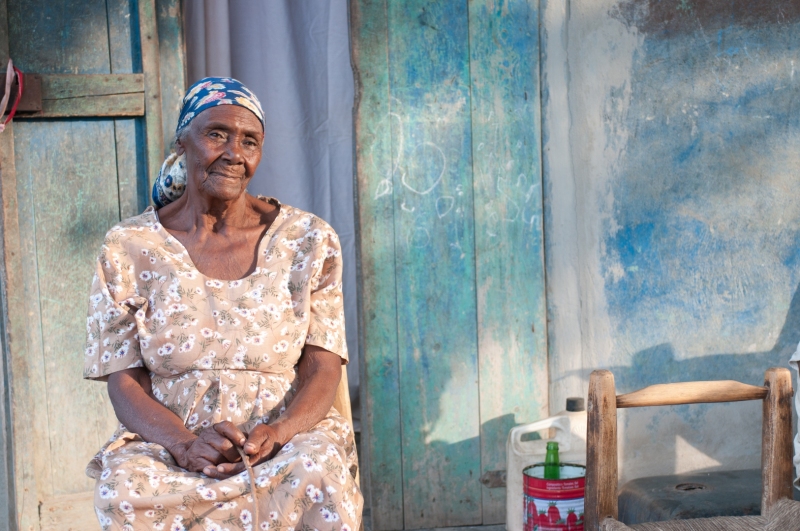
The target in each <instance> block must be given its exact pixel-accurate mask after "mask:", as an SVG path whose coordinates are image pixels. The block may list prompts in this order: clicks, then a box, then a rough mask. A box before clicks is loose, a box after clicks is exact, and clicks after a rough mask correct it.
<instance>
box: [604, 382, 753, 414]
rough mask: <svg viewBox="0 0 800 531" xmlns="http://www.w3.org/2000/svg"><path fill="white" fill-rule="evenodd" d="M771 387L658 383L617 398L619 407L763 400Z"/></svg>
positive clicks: (732, 383)
mask: <svg viewBox="0 0 800 531" xmlns="http://www.w3.org/2000/svg"><path fill="white" fill-rule="evenodd" d="M766 396H767V388H766V387H759V386H757V385H748V384H743V383H740V382H735V381H733V380H719V381H714V382H680V383H671V384H658V385H651V386H648V387H645V388H644V389H639V390H638V391H634V392H632V393H626V394H624V395H619V396H618V397H617V407H618V408H626V407H647V406H677V405H681V404H711V403H715V402H742V401H745V400H763V399H764V397H766Z"/></svg>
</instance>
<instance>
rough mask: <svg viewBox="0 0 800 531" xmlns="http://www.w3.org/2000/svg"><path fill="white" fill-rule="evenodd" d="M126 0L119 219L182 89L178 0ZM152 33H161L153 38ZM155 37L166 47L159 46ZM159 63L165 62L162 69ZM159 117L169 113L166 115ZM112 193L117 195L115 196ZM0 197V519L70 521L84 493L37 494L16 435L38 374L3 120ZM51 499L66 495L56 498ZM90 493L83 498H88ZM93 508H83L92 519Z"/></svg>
mask: <svg viewBox="0 0 800 531" xmlns="http://www.w3.org/2000/svg"><path fill="white" fill-rule="evenodd" d="M131 1H132V2H136V3H135V4H131V6H132V8H133V6H134V5H135V6H137V8H138V19H139V20H138V22H139V41H140V45H141V66H142V73H143V74H144V86H143V93H144V94H143V95H144V111H143V112H142V114H141V115H142V117H143V118H144V130H145V146H144V147H145V149H144V150H143V151H144V153H143V155H144V159H145V168H146V170H145V171H146V172H147V179H146V182H143V183H138V184H135V185H134V186H133V188H130V187H128V188H125V190H124V192H123V183H122V182H120V183H119V184H120V193H121V194H123V193H125V194H128V195H130V194H133V195H134V196H138V200H137V199H135V198H133V199H132V201H128V203H129V206H127V208H125V209H124V212H122V207H121V215H122V216H123V217H126V216H128V215H133V214H136V213H138V212H139V210H141V208H142V207H143V206H144V205H145V204H147V203H149V190H150V189H151V188H152V184H153V182H154V180H155V178H156V176H157V175H158V170H159V169H160V166H161V162H162V160H163V157H164V155H165V153H166V152H167V151H168V149H169V146H165V144H164V137H165V136H167V135H169V134H170V133H171V131H173V130H174V128H175V124H176V123H177V118H178V109H179V107H180V100H181V98H182V96H183V92H184V90H185V87H186V64H185V52H184V38H183V21H182V16H181V15H182V10H181V1H182V0H131ZM107 9H108V8H107ZM8 24H9V20H8V0H0V69H3V67H4V65H5V64H6V63H7V61H8V57H9V25H8ZM160 32H161V34H162V35H163V37H162V39H161V40H160V39H159V33H160ZM162 40H166V41H167V42H169V43H170V45H171V46H167V47H165V48H162V47H161V46H160V43H161V42H162ZM173 48H174V49H173ZM173 52H175V53H173ZM162 63H165V65H166V68H165V69H163V70H162V68H161V65H162ZM90 105H91V104H90ZM84 112H86V109H84ZM165 115H166V116H168V117H169V119H167V120H166V121H165V120H164V116H165ZM75 116H86V114H77V115H75ZM94 116H105V117H109V118H111V117H114V116H117V114H115V113H114V112H113V111H111V112H106V113H105V114H103V113H102V112H98V113H96V114H94ZM44 117H46V116H44ZM117 141H119V140H117ZM135 180H138V178H137V179H135ZM127 184H131V183H126V186H127ZM120 199H121V200H122V199H123V197H122V195H121V196H120ZM0 200H1V201H2V208H1V210H0V231H2V237H1V238H0V264H1V265H0V310H2V319H0V334H1V337H0V352H1V353H2V360H1V361H0V452H2V459H0V521H7V522H8V523H9V528H10V529H12V530H13V529H28V528H29V527H31V528H33V529H38V528H39V527H40V525H42V524H43V523H44V519H42V520H40V514H41V515H42V516H45V515H46V516H47V518H48V521H49V522H51V523H52V522H56V521H58V518H59V514H64V516H63V522H64V523H65V524H73V523H77V522H75V521H74V520H71V519H72V518H73V517H74V516H76V515H78V514H80V516H81V517H82V516H83V512H85V511H84V509H85V507H83V506H77V505H76V499H77V498H76V497H81V496H82V497H83V498H85V497H86V496H85V495H84V494H79V495H68V496H63V497H56V498H53V499H49V500H45V499H43V498H42V495H41V494H40V492H39V490H38V488H37V484H36V483H37V480H38V479H39V478H37V477H36V473H35V470H36V466H35V461H36V460H37V459H43V457H42V456H36V455H34V452H31V451H30V449H29V448H30V441H28V440H24V437H23V435H21V434H23V433H24V432H25V430H24V429H21V428H22V427H23V426H25V425H26V424H29V423H31V422H34V421H35V420H34V419H32V418H31V415H29V414H28V412H27V409H26V408H29V407H30V406H29V404H30V400H31V399H33V398H34V397H31V396H28V394H29V390H28V388H29V383H30V381H31V379H32V378H38V377H41V375H37V374H35V372H36V368H35V367H32V366H31V364H30V360H31V356H32V355H33V354H34V353H33V352H30V351H29V350H30V346H29V345H28V343H27V340H26V336H27V333H26V329H27V327H28V322H29V317H28V316H27V315H26V314H25V308H26V303H25V293H24V282H23V254H24V252H25V248H24V246H23V245H22V242H21V233H20V221H19V203H18V196H17V174H16V168H15V153H14V125H13V123H9V124H8V125H7V126H6V129H5V131H4V132H3V133H0ZM87 274H88V272H87ZM76 377H78V376H76ZM15 405H16V407H15ZM40 428H41V427H40ZM28 433H30V432H28ZM59 498H68V499H65V500H64V501H63V502H62V501H60V500H59ZM83 498H80V502H81V503H85V502H86V500H84V499H83ZM91 499H92V498H91V496H90V497H89V498H88V500H89V503H90V504H91ZM76 507H77V512H75V510H76ZM70 511H72V512H70ZM93 513H94V511H91V517H92V518H94V514H93ZM48 528H49V527H48Z"/></svg>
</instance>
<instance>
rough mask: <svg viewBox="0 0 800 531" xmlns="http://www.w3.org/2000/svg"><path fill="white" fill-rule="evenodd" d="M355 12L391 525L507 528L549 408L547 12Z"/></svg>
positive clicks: (415, 6) (371, 422)
mask: <svg viewBox="0 0 800 531" xmlns="http://www.w3.org/2000/svg"><path fill="white" fill-rule="evenodd" d="M351 13H352V28H351V29H352V32H353V42H354V44H353V46H354V48H353V57H354V63H355V67H356V70H357V80H358V101H357V105H358V108H357V109H358V110H357V118H356V120H357V122H356V131H357V133H356V135H357V136H356V139H357V171H358V201H359V216H360V224H359V226H360V254H361V279H362V285H361V302H362V304H361V309H362V330H363V334H364V337H363V343H362V344H363V348H364V356H363V359H364V371H363V376H362V377H363V378H364V379H363V380H362V382H363V383H362V385H363V386H364V397H365V401H364V418H365V419H366V427H365V430H364V433H363V437H364V440H365V444H364V451H365V452H367V453H368V455H367V456H366V457H367V461H368V466H369V467H370V470H369V480H370V481H369V487H368V488H369V492H370V495H371V505H372V518H373V524H374V528H375V529H378V530H384V529H403V528H406V529H415V528H432V527H444V526H466V525H478V524H484V525H485V524H497V523H501V522H503V521H504V520H505V490H504V489H503V488H490V487H491V486H492V485H491V483H492V482H489V481H485V483H489V484H488V485H487V484H482V482H481V478H482V477H483V478H484V479H486V478H492V477H497V475H492V474H491V472H493V471H500V470H503V469H504V468H505V440H506V436H507V434H508V430H509V429H510V428H511V427H512V426H514V425H515V424H519V423H523V422H530V421H533V420H536V419H538V418H540V417H542V416H544V415H545V414H546V411H547V354H546V333H547V332H546V324H545V298H544V264H543V239H542V188H541V182H542V181H541V134H540V131H541V127H540V88H539V87H540V84H539V5H538V0H470V1H467V0H450V1H439V2H432V1H424V0H404V1H402V2H400V1H398V2H395V1H393V0H353V2H352V3H351ZM520 510H522V507H520Z"/></svg>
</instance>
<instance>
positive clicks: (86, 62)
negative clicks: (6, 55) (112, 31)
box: [8, 0, 110, 74]
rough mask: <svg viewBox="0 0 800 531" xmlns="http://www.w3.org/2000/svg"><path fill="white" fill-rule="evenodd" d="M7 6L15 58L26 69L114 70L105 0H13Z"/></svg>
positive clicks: (67, 71) (50, 71)
mask: <svg viewBox="0 0 800 531" xmlns="http://www.w3.org/2000/svg"><path fill="white" fill-rule="evenodd" d="M8 7H9V9H8V14H9V29H10V37H11V39H10V47H11V50H10V51H11V57H13V58H14V64H15V65H16V66H18V67H19V68H20V69H21V70H22V71H23V72H31V73H35V74H109V73H110V72H109V69H108V22H107V19H106V5H105V0H80V1H78V0H67V1H63V0H62V1H59V2H53V1H52V0H10V1H9V4H8ZM65 22H66V24H65ZM73 30H77V31H73Z"/></svg>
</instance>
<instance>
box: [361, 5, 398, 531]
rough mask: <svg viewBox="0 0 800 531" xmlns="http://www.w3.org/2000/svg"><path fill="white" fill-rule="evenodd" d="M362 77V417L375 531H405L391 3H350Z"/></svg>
mask: <svg viewBox="0 0 800 531" xmlns="http://www.w3.org/2000/svg"><path fill="white" fill-rule="evenodd" d="M350 6H351V22H350V26H351V28H352V30H351V31H352V35H353V65H354V68H355V73H356V106H355V138H356V160H355V166H356V176H357V178H356V189H357V193H356V197H357V198H358V199H357V206H356V213H357V216H358V237H359V245H358V250H359V252H360V256H359V261H358V263H359V277H360V282H359V290H358V292H359V306H360V308H359V316H360V318H361V322H360V323H359V330H360V332H361V338H360V344H361V349H362V350H361V356H360V358H361V360H362V364H363V370H362V371H361V378H362V380H361V387H362V396H363V401H362V403H363V406H362V415H361V418H362V419H364V420H365V423H364V427H363V431H362V438H363V440H362V448H364V449H365V451H366V454H367V455H366V456H365V459H364V461H366V465H367V467H368V470H367V472H368V478H365V479H367V483H368V488H367V489H365V493H366V495H367V496H368V497H369V502H370V505H371V508H372V511H371V514H372V525H373V529H375V531H383V530H387V529H403V528H404V525H403V475H402V453H403V447H402V444H401V443H402V428H401V425H400V387H399V367H398V357H397V356H398V354H397V295H396V288H395V270H394V265H395V242H394V233H395V225H394V200H393V193H392V189H393V186H394V183H393V180H394V178H393V173H394V168H395V165H394V160H393V159H392V144H391V140H392V139H391V121H392V120H394V118H393V117H392V115H391V114H390V112H391V111H390V108H389V97H390V96H389V77H388V76H389V64H388V57H389V50H388V46H389V44H388V31H389V30H388V19H387V5H386V0H359V1H358V2H352V3H351V4H350Z"/></svg>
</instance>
